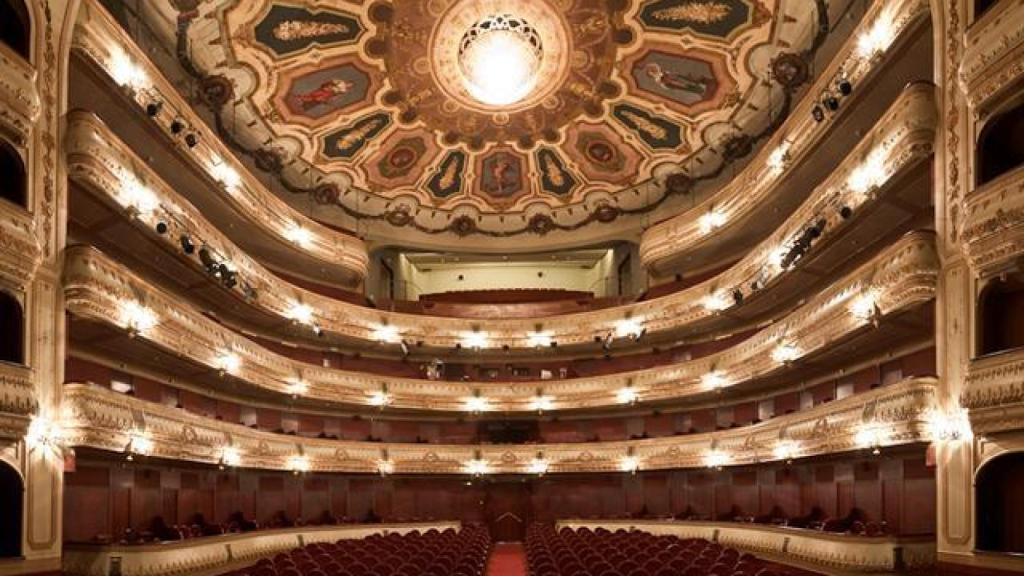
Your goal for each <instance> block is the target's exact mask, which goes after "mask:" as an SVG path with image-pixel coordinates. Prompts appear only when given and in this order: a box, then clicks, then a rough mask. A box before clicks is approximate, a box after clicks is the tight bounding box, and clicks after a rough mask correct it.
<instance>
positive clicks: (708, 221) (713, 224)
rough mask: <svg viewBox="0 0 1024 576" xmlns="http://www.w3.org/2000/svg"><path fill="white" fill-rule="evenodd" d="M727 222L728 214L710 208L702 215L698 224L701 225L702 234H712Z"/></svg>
mask: <svg viewBox="0 0 1024 576" xmlns="http://www.w3.org/2000/svg"><path fill="white" fill-rule="evenodd" d="M725 222H726V216H725V214H724V213H722V212H720V211H718V210H708V211H707V212H706V213H704V214H703V215H702V216H701V217H700V220H699V221H698V225H699V226H700V231H701V233H702V234H710V233H711V232H714V231H715V230H718V229H719V228H721V227H722V226H725Z"/></svg>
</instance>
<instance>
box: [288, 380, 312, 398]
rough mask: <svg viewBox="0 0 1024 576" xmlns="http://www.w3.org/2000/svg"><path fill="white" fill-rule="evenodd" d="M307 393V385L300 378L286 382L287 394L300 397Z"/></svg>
mask: <svg viewBox="0 0 1024 576" xmlns="http://www.w3.org/2000/svg"><path fill="white" fill-rule="evenodd" d="M306 392H309V385H308V384H306V382H305V381H304V380H302V379H301V378H290V379H289V380H288V393H289V394H291V395H292V396H302V395H304V394H305V393H306Z"/></svg>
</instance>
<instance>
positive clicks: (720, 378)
mask: <svg viewBox="0 0 1024 576" xmlns="http://www.w3.org/2000/svg"><path fill="white" fill-rule="evenodd" d="M700 383H701V386H703V387H704V389H705V390H720V389H722V388H724V387H725V386H726V385H728V384H729V381H728V380H727V379H726V377H725V373H724V372H722V371H721V370H714V371H712V372H708V373H706V374H704V375H703V376H701V377H700Z"/></svg>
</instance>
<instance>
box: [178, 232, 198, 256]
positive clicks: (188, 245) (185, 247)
mask: <svg viewBox="0 0 1024 576" xmlns="http://www.w3.org/2000/svg"><path fill="white" fill-rule="evenodd" d="M181 250H182V251H183V252H184V253H185V254H192V253H193V252H195V251H196V245H195V244H193V243H192V239H191V238H189V237H188V236H187V235H185V234H182V236H181Z"/></svg>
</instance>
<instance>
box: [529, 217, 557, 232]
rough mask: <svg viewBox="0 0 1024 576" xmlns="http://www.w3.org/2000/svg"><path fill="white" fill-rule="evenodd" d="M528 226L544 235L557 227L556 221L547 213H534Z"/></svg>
mask: <svg viewBox="0 0 1024 576" xmlns="http://www.w3.org/2000/svg"><path fill="white" fill-rule="evenodd" d="M526 228H527V229H528V230H529V231H530V232H533V233H534V234H540V235H541V236H543V235H545V234H547V233H548V232H551V231H552V230H554V229H555V221H554V220H552V219H551V216H548V215H547V214H534V215H533V216H531V217H530V222H529V223H528V224H527V225H526Z"/></svg>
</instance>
